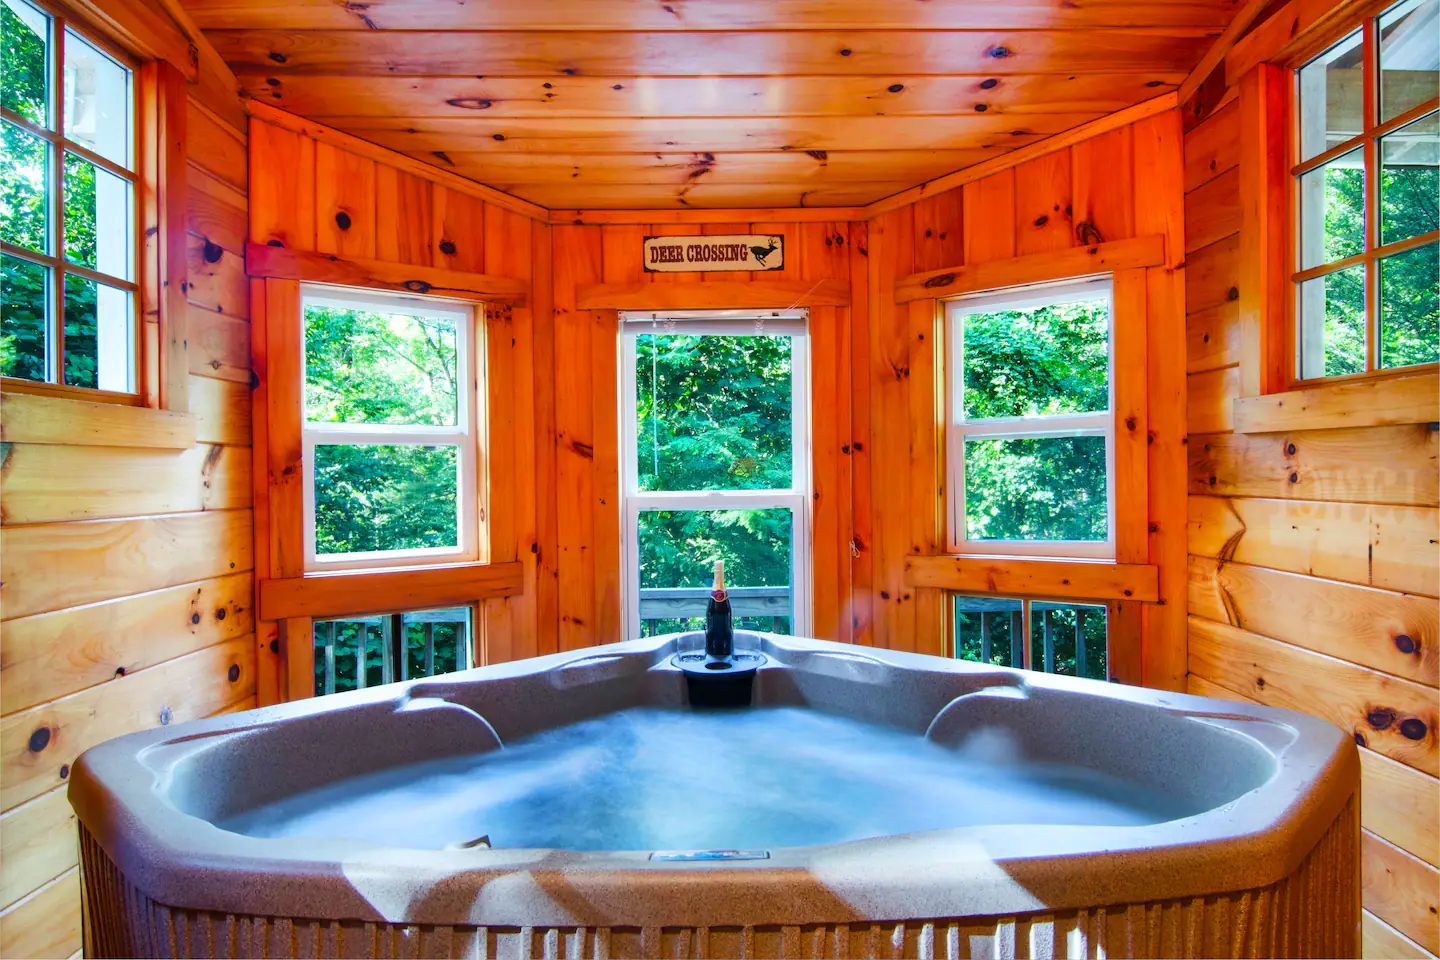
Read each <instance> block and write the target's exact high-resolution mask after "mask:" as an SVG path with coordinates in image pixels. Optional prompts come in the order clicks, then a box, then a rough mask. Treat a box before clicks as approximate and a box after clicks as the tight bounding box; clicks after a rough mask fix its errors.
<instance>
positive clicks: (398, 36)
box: [206, 28, 1210, 78]
mask: <svg viewBox="0 0 1440 960" xmlns="http://www.w3.org/2000/svg"><path fill="white" fill-rule="evenodd" d="M206 36H207V37H209V38H210V40H211V41H212V42H213V43H214V45H215V49H216V50H218V51H219V52H220V55H221V56H223V57H224V58H225V60H226V62H227V63H229V64H230V65H231V67H233V68H234V69H235V70H236V72H237V73H247V74H249V73H256V72H262V71H270V74H269V75H270V76H274V77H276V78H282V77H284V76H295V75H301V74H341V75H347V76H409V75H416V76H468V77H474V76H477V75H482V74H483V75H484V76H506V77H547V78H550V77H557V76H590V77H595V76H599V77H634V76H770V75H774V76H883V77H890V76H894V77H896V78H899V77H907V76H915V75H926V76H929V75H942V76H943V75H959V74H975V73H982V74H989V75H991V76H1006V75H1013V74H1036V73H1056V74H1064V75H1066V76H1069V75H1071V74H1074V73H1089V72H1093V73H1099V72H1109V73H1152V72H1156V71H1173V70H1175V69H1176V68H1177V67H1181V66H1183V67H1185V68H1188V67H1190V66H1191V65H1193V64H1194V63H1195V62H1196V61H1198V60H1199V58H1200V57H1201V56H1202V55H1203V54H1204V52H1205V48H1206V47H1208V46H1209V45H1210V38H1209V36H1208V35H1207V33H1206V31H1193V30H1182V29H1171V28H1127V29H1123V30H1075V31H1056V30H980V31H972V30H928V31H917V30H891V31H853V32H845V31H835V30H815V31H761V32H744V31H734V30H731V31H723V32H713V33H661V32H650V33H628V32H627V33H622V32H591V33H567V32H563V31H548V32H525V33H493V32H492V33H479V32H465V31H459V30H447V31H420V30H368V31H363V32H359V31H343V30H313V31H289V30H213V31H209V32H207V33H206Z"/></svg>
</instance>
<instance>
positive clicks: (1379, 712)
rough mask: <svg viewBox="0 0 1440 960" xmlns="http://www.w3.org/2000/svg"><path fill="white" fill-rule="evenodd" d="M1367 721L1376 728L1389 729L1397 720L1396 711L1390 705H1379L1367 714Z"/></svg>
mask: <svg viewBox="0 0 1440 960" xmlns="http://www.w3.org/2000/svg"><path fill="white" fill-rule="evenodd" d="M1365 722H1366V723H1368V724H1370V726H1371V727H1372V728H1373V729H1376V730H1388V729H1390V726H1391V724H1393V723H1394V722H1395V711H1394V710H1391V709H1390V708H1389V707H1377V708H1376V709H1374V710H1371V711H1370V712H1369V713H1367V714H1365Z"/></svg>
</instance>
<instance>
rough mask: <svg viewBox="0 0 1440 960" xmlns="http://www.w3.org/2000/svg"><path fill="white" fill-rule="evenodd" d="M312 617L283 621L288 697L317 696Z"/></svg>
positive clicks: (289, 698)
mask: <svg viewBox="0 0 1440 960" xmlns="http://www.w3.org/2000/svg"><path fill="white" fill-rule="evenodd" d="M311 630H312V626H311V621H310V618H309V617H290V618H288V619H285V620H282V621H280V645H281V648H282V649H283V650H284V655H285V699H286V700H305V699H308V698H310V697H313V696H315V639H314V635H313V634H312V633H311Z"/></svg>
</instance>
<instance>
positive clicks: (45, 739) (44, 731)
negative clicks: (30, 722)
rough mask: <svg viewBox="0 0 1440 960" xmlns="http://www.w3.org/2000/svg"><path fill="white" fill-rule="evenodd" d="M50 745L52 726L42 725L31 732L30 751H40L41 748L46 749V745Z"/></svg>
mask: <svg viewBox="0 0 1440 960" xmlns="http://www.w3.org/2000/svg"><path fill="white" fill-rule="evenodd" d="M48 746H50V728H49V727H41V728H40V729H38V730H36V731H35V732H34V733H32V734H30V752H31V753H39V752H40V751H41V750H44V749H45V748H46V747H48Z"/></svg>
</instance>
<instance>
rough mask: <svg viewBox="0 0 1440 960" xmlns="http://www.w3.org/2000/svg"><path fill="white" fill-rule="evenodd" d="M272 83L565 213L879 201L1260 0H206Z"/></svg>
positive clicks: (1185, 52) (280, 97)
mask: <svg viewBox="0 0 1440 960" xmlns="http://www.w3.org/2000/svg"><path fill="white" fill-rule="evenodd" d="M184 3H185V7H186V9H187V11H188V12H189V13H190V15H191V16H192V17H193V18H194V20H195V22H196V23H197V24H198V25H199V26H200V27H201V28H202V29H203V30H204V31H205V34H206V36H208V37H209V38H210V40H211V41H212V42H213V43H214V44H215V47H216V49H218V50H219V52H220V54H221V56H223V57H224V58H225V60H226V61H227V62H229V64H230V65H231V67H232V68H233V69H234V70H235V72H236V74H237V75H238V76H239V78H240V80H241V82H242V84H243V85H244V87H245V89H246V90H247V91H248V92H249V93H250V94H251V95H252V96H254V97H257V98H263V99H264V100H265V101H266V102H268V103H271V104H273V105H275V106H278V107H281V108H283V109H286V110H289V111H291V112H294V113H297V114H300V115H302V116H305V117H310V118H312V119H315V120H318V121H320V122H323V123H326V124H328V125H330V126H334V127H337V128H339V129H341V130H344V131H347V132H349V133H352V134H355V135H357V136H360V137H363V138H365V139H367V140H371V141H373V142H376V143H379V144H382V145H384V146H387V147H391V148H394V149H396V150H400V151H402V152H404V153H406V154H409V155H410V156H413V157H416V158H418V159H421V160H424V161H426V162H428V163H432V164H435V165H436V166H440V167H444V168H446V169H449V170H451V171H453V172H455V173H459V174H461V175H463V176H466V177H469V178H471V179H474V180H477V181H479V182H481V183H485V184H489V185H490V186H493V187H498V188H499V189H501V190H505V191H508V192H510V193H513V194H515V195H517V196H520V197H523V198H525V199H527V200H530V201H533V202H535V203H538V204H541V205H543V206H546V207H551V208H572V207H587V208H607V207H608V208H668V207H685V206H689V207H770V206H810V207H817V206H848V205H855V204H862V203H868V202H870V201H873V200H877V199H880V198H882V197H885V196H889V195H890V194H893V193H897V192H899V191H901V190H903V189H906V188H907V187H911V186H914V185H916V184H918V183H921V182H923V181H925V180H929V179H933V178H934V177H937V176H940V175H942V174H946V173H949V172H951V171H954V170H958V169H961V168H963V167H966V166H969V165H971V164H974V163H978V162H980V161H982V160H985V159H988V158H990V157H993V156H995V155H997V154H1000V153H1004V152H1005V151H1007V150H1011V149H1014V148H1015V147H1018V146H1022V145H1024V144H1028V143H1032V142H1034V141H1036V140H1040V139H1043V138H1045V137H1046V136H1049V135H1051V134H1055V133H1059V132H1061V131H1064V130H1067V129H1069V128H1071V127H1074V126H1077V125H1079V124H1081V123H1085V122H1086V121H1089V120H1092V119H1095V118H1097V117H1100V116H1103V115H1104V114H1107V113H1112V112H1114V111H1116V110H1120V109H1122V108H1124V107H1128V106H1130V105H1132V104H1135V103H1138V102H1140V101H1142V100H1146V99H1149V98H1150V97H1153V96H1156V95H1158V94H1162V93H1165V92H1166V91H1169V90H1173V89H1175V88H1176V87H1178V86H1179V84H1180V82H1181V81H1182V80H1183V79H1184V78H1185V75H1186V74H1187V73H1188V72H1189V70H1190V69H1191V68H1192V67H1193V66H1194V65H1195V64H1196V63H1197V62H1198V61H1199V59H1200V57H1201V56H1202V55H1203V53H1204V52H1205V49H1206V48H1207V47H1208V46H1209V45H1210V43H1211V42H1212V39H1213V38H1214V37H1215V36H1217V35H1218V34H1219V33H1220V32H1221V31H1222V30H1223V29H1224V27H1225V25H1226V23H1227V22H1228V21H1229V20H1230V18H1231V17H1232V16H1233V15H1234V13H1235V8H1236V7H1237V6H1238V0H1147V2H1135V0H357V2H344V0H184Z"/></svg>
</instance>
